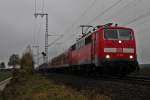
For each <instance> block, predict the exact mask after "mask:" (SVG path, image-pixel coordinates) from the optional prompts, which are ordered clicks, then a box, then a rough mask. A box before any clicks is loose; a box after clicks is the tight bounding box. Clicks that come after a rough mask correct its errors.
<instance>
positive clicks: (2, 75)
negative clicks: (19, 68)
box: [0, 71, 11, 81]
mask: <svg viewBox="0 0 150 100" xmlns="http://www.w3.org/2000/svg"><path fill="white" fill-rule="evenodd" d="M9 77H11V72H9V71H0V81H3V80H5V79H7V78H9Z"/></svg>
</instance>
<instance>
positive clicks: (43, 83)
mask: <svg viewBox="0 0 150 100" xmlns="http://www.w3.org/2000/svg"><path fill="white" fill-rule="evenodd" d="M89 95H90V94H86V95H84V94H83V93H82V92H80V91H77V90H75V89H73V88H71V87H69V86H66V85H64V84H62V83H56V82H54V81H53V80H50V79H47V78H45V77H43V76H41V75H37V74H36V75H33V76H23V77H20V78H19V79H17V80H15V79H13V80H12V82H11V84H9V85H8V86H7V87H6V89H5V91H4V92H3V95H2V97H1V99H0V100H110V98H109V97H108V96H105V95H96V94H95V95H92V98H91V97H89Z"/></svg>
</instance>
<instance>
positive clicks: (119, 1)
mask: <svg viewBox="0 0 150 100" xmlns="http://www.w3.org/2000/svg"><path fill="white" fill-rule="evenodd" d="M121 1H123V0H118V1H117V2H115V3H114V4H112V5H111V6H110V7H108V8H107V9H105V10H103V11H102V12H101V13H100V14H98V15H97V16H96V17H95V18H94V19H92V20H91V21H89V22H88V24H91V23H92V22H94V21H96V20H97V19H98V18H99V17H101V16H103V15H104V14H106V13H107V12H108V11H110V10H111V9H112V8H114V7H116V6H117V5H118V4H119V3H121Z"/></svg>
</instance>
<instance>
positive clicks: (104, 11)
mask: <svg viewBox="0 0 150 100" xmlns="http://www.w3.org/2000/svg"><path fill="white" fill-rule="evenodd" d="M121 1H123V0H118V1H117V2H115V3H114V4H112V5H111V6H110V7H108V8H107V9H105V10H103V11H102V12H101V13H100V14H98V15H97V16H96V17H95V18H94V19H92V20H91V21H90V22H88V24H90V23H91V22H93V21H95V20H97V18H99V17H100V16H103V15H104V14H105V13H107V12H108V11H110V10H111V9H112V8H114V7H115V6H117V5H118V4H119V3H120V2H121ZM95 3H96V0H94V1H93V3H92V4H91V5H90V6H89V7H88V8H87V9H86V10H85V12H84V13H83V14H81V16H80V17H82V16H83V15H85V14H86V12H87V11H88V9H89V8H90V9H91V7H93V5H94V4H95ZM80 17H79V18H78V19H80ZM76 23H77V21H76V22H75V23H73V24H72V25H71V27H69V28H67V30H66V31H65V33H67V32H68V30H70V28H72V27H73V26H74V25H75V24H76ZM75 35H76V34H75V33H73V34H71V36H69V37H68V38H69V39H71V38H72V37H73V36H75ZM64 36H65V35H64ZM64 36H63V37H64ZM63 37H60V38H59V39H58V40H57V41H59V40H60V39H62V38H63ZM57 41H56V42H57ZM64 42H65V41H64Z"/></svg>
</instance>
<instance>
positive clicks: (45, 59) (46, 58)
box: [34, 13, 48, 63]
mask: <svg viewBox="0 0 150 100" xmlns="http://www.w3.org/2000/svg"><path fill="white" fill-rule="evenodd" d="M39 15H40V16H41V18H43V17H44V16H46V30H45V56H44V63H48V14H47V13H35V14H34V16H35V18H37V17H38V16H39Z"/></svg>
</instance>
